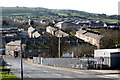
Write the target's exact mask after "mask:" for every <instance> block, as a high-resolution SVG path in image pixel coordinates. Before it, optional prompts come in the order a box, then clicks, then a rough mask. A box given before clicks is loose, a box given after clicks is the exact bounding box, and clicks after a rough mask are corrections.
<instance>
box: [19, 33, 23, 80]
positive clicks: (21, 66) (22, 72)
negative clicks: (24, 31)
mask: <svg viewBox="0 0 120 80" xmlns="http://www.w3.org/2000/svg"><path fill="white" fill-rule="evenodd" d="M18 34H19V37H20V41H21V42H20V54H21V80H23V62H22V38H21V35H20V33H18Z"/></svg>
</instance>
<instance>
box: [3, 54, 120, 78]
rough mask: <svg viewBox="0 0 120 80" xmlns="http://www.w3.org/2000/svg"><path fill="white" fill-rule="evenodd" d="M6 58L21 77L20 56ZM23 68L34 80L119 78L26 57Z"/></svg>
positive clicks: (113, 75) (14, 71) (11, 67)
mask: <svg viewBox="0 0 120 80" xmlns="http://www.w3.org/2000/svg"><path fill="white" fill-rule="evenodd" d="M4 60H5V61H6V62H8V64H9V66H7V68H10V69H11V71H12V72H13V74H14V75H16V76H17V77H18V78H20V77H21V76H20V75H21V74H20V69H21V68H20V58H14V57H9V56H4ZM23 70H24V71H23V76H24V79H32V80H34V79H35V80H36V79H38V80H39V79H42V80H51V79H52V80H56V79H57V80H64V79H65V80H67V79H69V80H96V79H98V80H118V79H117V78H118V74H112V75H111V74H110V75H108V74H107V75H103V74H100V73H99V72H94V71H90V70H89V71H88V70H76V69H67V68H65V69H62V68H53V67H46V66H41V65H38V64H33V63H30V62H28V61H27V60H26V59H23ZM73 70H74V71H73Z"/></svg>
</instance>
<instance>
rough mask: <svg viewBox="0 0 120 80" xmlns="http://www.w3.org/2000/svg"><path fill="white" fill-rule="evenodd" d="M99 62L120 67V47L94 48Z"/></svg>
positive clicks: (112, 66)
mask: <svg viewBox="0 0 120 80" xmlns="http://www.w3.org/2000/svg"><path fill="white" fill-rule="evenodd" d="M94 57H95V59H96V61H97V64H101V62H102V64H104V65H108V66H109V67H111V68H120V49H98V50H94Z"/></svg>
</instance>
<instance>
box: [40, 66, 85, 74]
mask: <svg viewBox="0 0 120 80" xmlns="http://www.w3.org/2000/svg"><path fill="white" fill-rule="evenodd" d="M42 67H46V68H51V69H56V70H62V71H69V72H74V73H80V74H87V73H85V72H80V71H79V72H78V71H73V70H67V69H60V68H55V67H50V66H42Z"/></svg>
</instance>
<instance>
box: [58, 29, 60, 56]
mask: <svg viewBox="0 0 120 80" xmlns="http://www.w3.org/2000/svg"><path fill="white" fill-rule="evenodd" d="M58 35H59V41H58V57H59V58H60V28H59V33H58Z"/></svg>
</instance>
